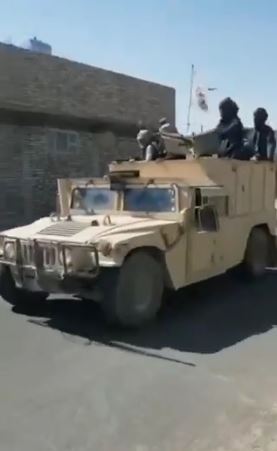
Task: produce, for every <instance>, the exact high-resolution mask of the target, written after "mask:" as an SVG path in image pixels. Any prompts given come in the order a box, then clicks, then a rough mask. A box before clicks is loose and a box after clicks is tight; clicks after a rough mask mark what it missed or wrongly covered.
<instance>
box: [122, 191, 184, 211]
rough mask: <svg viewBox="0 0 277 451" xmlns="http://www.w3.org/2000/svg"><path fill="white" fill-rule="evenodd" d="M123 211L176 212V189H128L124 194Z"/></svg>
mask: <svg viewBox="0 0 277 451" xmlns="http://www.w3.org/2000/svg"><path fill="white" fill-rule="evenodd" d="M123 209H124V210H126V211H140V212H153V213H160V212H175V211H176V193H175V190H174V188H156V187H155V188H150V187H146V188H145V187H141V188H139V187H136V188H128V189H125V190H124V193H123Z"/></svg>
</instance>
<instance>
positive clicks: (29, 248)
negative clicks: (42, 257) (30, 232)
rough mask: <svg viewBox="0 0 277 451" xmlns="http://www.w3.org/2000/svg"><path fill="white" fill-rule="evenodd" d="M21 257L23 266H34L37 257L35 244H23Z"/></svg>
mask: <svg viewBox="0 0 277 451" xmlns="http://www.w3.org/2000/svg"><path fill="white" fill-rule="evenodd" d="M21 256H22V263H23V265H34V264H35V255H34V246H33V244H29V243H28V244H27V243H21Z"/></svg>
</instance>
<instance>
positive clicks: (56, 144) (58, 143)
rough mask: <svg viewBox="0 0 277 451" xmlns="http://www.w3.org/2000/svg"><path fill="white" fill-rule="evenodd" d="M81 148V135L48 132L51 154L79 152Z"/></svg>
mask: <svg viewBox="0 0 277 451" xmlns="http://www.w3.org/2000/svg"><path fill="white" fill-rule="evenodd" d="M79 147H80V136H79V133H77V132H72V131H66V130H49V131H48V149H49V150H50V151H51V152H70V151H73V152H74V151H77V150H79Z"/></svg>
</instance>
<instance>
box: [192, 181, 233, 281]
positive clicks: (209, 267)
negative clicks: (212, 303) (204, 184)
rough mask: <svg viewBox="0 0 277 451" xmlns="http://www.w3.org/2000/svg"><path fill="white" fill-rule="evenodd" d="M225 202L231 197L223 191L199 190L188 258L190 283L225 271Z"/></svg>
mask: <svg viewBox="0 0 277 451" xmlns="http://www.w3.org/2000/svg"><path fill="white" fill-rule="evenodd" d="M225 202H227V196H226V193H225V192H224V190H223V188H221V187H211V188H197V189H196V190H195V203H194V207H193V208H192V217H191V225H190V228H189V237H188V255H187V270H188V271H187V278H188V280H189V282H190V283H192V282H198V281H200V280H204V279H206V278H209V277H212V276H214V275H216V274H220V273H221V272H223V271H224V269H223V265H222V254H223V250H222V236H223V234H224V228H225V221H224V218H223V217H222V216H223V215H222V213H223V211H222V210H224V209H225V208H228V206H227V205H226V207H225ZM219 213H220V215H219Z"/></svg>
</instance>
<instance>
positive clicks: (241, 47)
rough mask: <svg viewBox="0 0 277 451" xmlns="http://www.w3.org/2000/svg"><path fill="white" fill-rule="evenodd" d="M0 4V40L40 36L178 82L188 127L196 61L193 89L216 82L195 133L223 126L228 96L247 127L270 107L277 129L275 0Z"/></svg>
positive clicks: (100, 60) (58, 47) (79, 57)
mask: <svg viewBox="0 0 277 451" xmlns="http://www.w3.org/2000/svg"><path fill="white" fill-rule="evenodd" d="M0 6H1V15H0V41H4V42H9V43H13V44H15V45H24V44H26V41H27V40H28V39H29V38H31V37H33V36H36V37H37V38H38V39H41V40H43V41H45V42H47V43H49V44H51V46H52V48H53V53H54V54H55V55H57V56H61V57H65V58H68V59H71V60H75V61H79V62H83V63H87V64H90V65H93V66H98V67H103V68H105V69H110V70H114V71H116V72H122V73H126V74H129V75H132V76H136V77H139V78H143V79H146V80H150V81H155V82H158V83H162V84H166V85H169V86H172V87H174V88H175V89H176V117H177V125H178V127H179V129H180V130H182V131H184V130H185V129H186V122H187V110H188V99H189V91H190V74H191V65H192V64H194V65H195V70H196V73H195V80H194V90H195V88H196V87H197V86H198V85H201V86H203V87H204V88H207V87H215V88H217V90H216V91H213V92H209V93H208V105H209V110H208V112H206V113H204V112H202V111H201V110H200V109H199V108H198V107H197V105H196V102H195V99H193V100H194V101H193V108H192V110H191V124H192V129H193V130H194V131H199V130H200V127H201V125H202V126H203V127H204V129H206V128H209V127H212V126H214V125H215V124H216V122H217V121H218V103H219V101H220V100H221V99H222V98H224V97H226V96H231V97H232V98H233V99H234V100H235V101H236V102H237V103H238V105H239V107H240V111H239V114H240V117H241V119H242V120H243V122H244V124H245V125H251V123H252V114H253V110H254V109H255V108H257V107H259V106H264V107H266V108H267V110H268V112H269V122H270V123H271V124H272V126H274V127H275V128H277V99H276V91H277V89H276V88H277V58H276V56H275V48H276V43H277V25H276V24H277V2H275V1H274V0H271V1H270V0H263V1H261V0H229V1H227V0H140V1H138V0H137V1H136V0H9V1H7V0H0ZM0 70H1V68H0ZM194 90H193V92H194Z"/></svg>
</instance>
